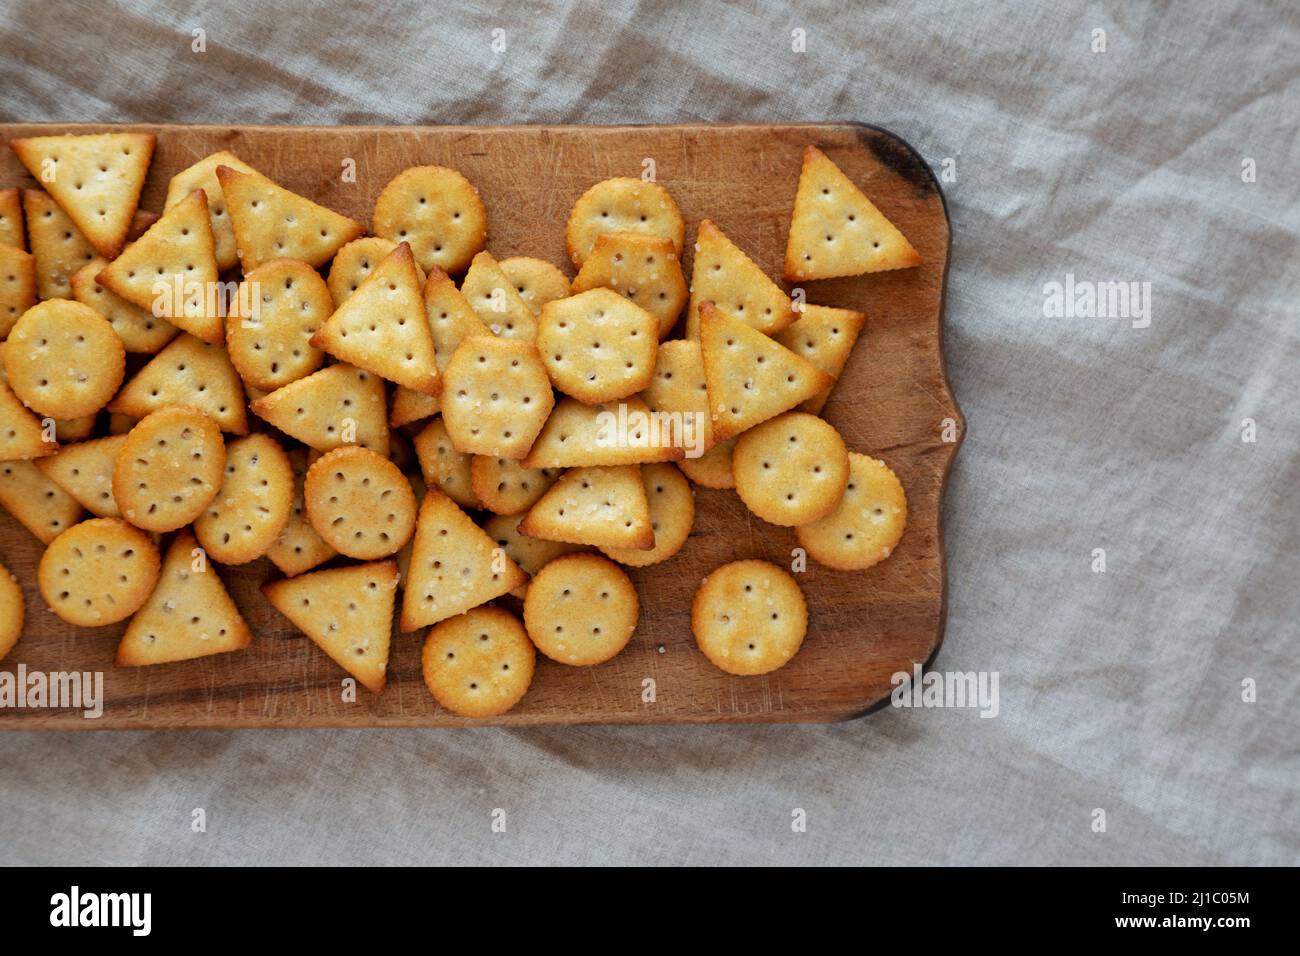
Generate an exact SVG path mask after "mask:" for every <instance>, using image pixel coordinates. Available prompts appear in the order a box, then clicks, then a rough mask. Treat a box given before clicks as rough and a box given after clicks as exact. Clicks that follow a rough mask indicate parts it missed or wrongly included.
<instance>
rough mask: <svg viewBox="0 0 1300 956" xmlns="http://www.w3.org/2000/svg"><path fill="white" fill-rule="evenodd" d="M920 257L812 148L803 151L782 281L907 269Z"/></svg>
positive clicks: (846, 179)
mask: <svg viewBox="0 0 1300 956" xmlns="http://www.w3.org/2000/svg"><path fill="white" fill-rule="evenodd" d="M920 263H921V256H920V255H919V254H918V253H917V251H916V250H915V249H913V248H912V244H911V243H910V242H908V241H907V239H906V237H904V235H903V234H902V233H901V232H899V231H898V228H897V227H896V226H895V225H894V224H893V223H892V222H890V221H889V220H888V219H886V218H885V215H884V213H882V212H881V211H880V210H879V209H877V208H876V207H875V204H874V203H872V201H871V200H870V199H868V198H867V197H866V195H865V194H864V193H863V192H862V190H861V189H859V188H858V187H857V186H856V185H854V183H853V180H851V179H849V177H848V176H845V175H844V173H843V172H842V171H841V170H840V168H839V167H838V166H836V165H835V164H834V163H833V162H831V160H830V159H829V158H828V157H827V156H826V154H825V153H823V152H822V151H821V150H820V149H818V148H817V147H816V146H809V147H808V148H807V149H805V150H804V154H803V169H802V170H801V171H800V173H799V189H798V191H797V192H796V193H795V197H794V213H793V214H792V215H791V219H790V238H789V240H788V241H787V243H786V247H785V278H787V279H788V280H790V281H791V282H802V281H804V280H806V279H833V278H836V277H838V276H858V275H863V274H864V273H868V272H885V271H888V270H890V269H907V268H909V267H911V266H916V265H920Z"/></svg>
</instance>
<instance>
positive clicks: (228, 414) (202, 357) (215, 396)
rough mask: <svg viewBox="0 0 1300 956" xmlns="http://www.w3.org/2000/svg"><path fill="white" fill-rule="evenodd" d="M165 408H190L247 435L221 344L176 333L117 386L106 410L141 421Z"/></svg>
mask: <svg viewBox="0 0 1300 956" xmlns="http://www.w3.org/2000/svg"><path fill="white" fill-rule="evenodd" d="M168 405H189V406H191V407H193V408H197V409H198V410H199V411H201V412H204V413H205V414H206V415H207V416H208V417H209V418H211V419H212V420H213V421H214V422H216V423H217V424H218V425H219V426H220V427H221V430H222V431H223V432H230V433H231V434H234V435H246V434H248V416H247V415H246V414H245V413H244V388H243V385H242V384H241V383H240V381H239V373H238V372H236V371H235V367H234V366H233V365H231V364H230V356H229V355H227V354H226V350H225V348H224V347H223V346H220V345H209V344H208V343H207V342H201V341H199V340H198V339H196V338H195V337H194V336H192V335H188V334H185V335H181V336H180V337H178V338H177V339H176V341H174V342H172V343H171V344H170V345H169V346H167V347H166V348H165V349H163V350H162V351H161V352H159V353H158V354H157V355H155V356H154V357H153V358H152V359H150V361H149V364H148V365H146V366H145V367H144V368H142V369H140V371H139V372H137V373H136V375H135V378H133V379H131V381H129V382H127V383H126V384H125V385H123V386H122V390H121V391H120V392H118V393H117V397H116V398H114V399H113V400H112V401H111V402H109V403H108V410H109V411H110V412H117V413H119V414H121V415H134V416H135V417H137V418H143V417H144V416H145V415H148V414H149V413H150V412H155V411H157V410H158V409H160V408H166V407H167V406H168Z"/></svg>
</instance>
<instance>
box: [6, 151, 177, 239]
mask: <svg viewBox="0 0 1300 956" xmlns="http://www.w3.org/2000/svg"><path fill="white" fill-rule="evenodd" d="M155 139H156V137H155V136H154V135H153V134H152V133H93V134H91V135H88V136H33V137H30V138H28V139H15V140H11V141H10V143H9V145H10V146H11V147H13V151H14V152H15V153H17V154H18V158H19V159H20V160H22V163H23V165H24V166H26V167H27V169H28V171H29V172H30V173H31V174H32V175H33V176H34V177H35V178H36V181H37V182H38V183H40V184H41V185H42V186H43V187H45V190H46V192H48V193H49V194H50V195H51V196H53V197H54V199H55V201H56V202H57V203H58V204H59V205H60V206H62V207H63V209H64V210H65V211H66V212H67V214H68V216H69V217H70V218H71V219H72V221H73V222H74V223H76V225H77V228H78V229H80V230H81V233H82V235H84V236H85V237H86V238H87V239H89V240H90V244H91V245H93V246H94V247H95V250H96V251H97V252H98V253H99V254H100V255H101V256H104V257H105V258H107V259H112V258H113V257H114V256H116V255H117V254H118V253H119V252H121V251H122V246H124V245H125V244H126V235H127V232H128V231H129V230H130V228H131V217H132V216H134V215H135V207H136V203H138V202H139V201H140V190H141V189H142V188H143V187H144V177H145V174H146V173H147V172H148V171H149V160H150V159H151V158H152V157H153V147H154V141H155Z"/></svg>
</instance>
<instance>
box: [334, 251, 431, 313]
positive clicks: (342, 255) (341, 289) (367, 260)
mask: <svg viewBox="0 0 1300 956" xmlns="http://www.w3.org/2000/svg"><path fill="white" fill-rule="evenodd" d="M396 248H397V243H395V242H393V240H391V239H385V238H383V237H382V236H362V237H361V238H360V239H353V240H352V241H351V242H349V243H348V244H347V245H346V246H344V247H343V248H342V249H340V250H339V251H338V252H336V253H335V254H334V260H333V261H332V262H331V263H330V274H329V290H330V297H331V298H333V300H334V305H335V306H340V305H342V304H343V303H344V302H346V301H347V300H348V299H349V298H351V297H352V293H353V292H356V291H357V288H358V287H359V286H360V285H361V283H362V282H364V281H365V280H366V278H367V277H368V276H369V275H370V273H372V272H374V271H375V267H376V266H378V265H379V263H380V262H382V261H383V260H384V258H385V257H386V256H387V255H388V254H389V253H391V252H392V251H393V250H394V249H396ZM415 273H416V275H417V276H419V277H420V286H421V287H423V286H424V281H425V276H424V270H423V269H421V268H420V265H419V263H416V265H415Z"/></svg>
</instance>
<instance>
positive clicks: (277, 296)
mask: <svg viewBox="0 0 1300 956" xmlns="http://www.w3.org/2000/svg"><path fill="white" fill-rule="evenodd" d="M333 311H334V301H333V299H332V298H331V297H330V291H329V288H328V287H327V286H326V285H325V280H324V279H322V278H321V277H320V274H319V273H318V272H317V271H316V270H315V269H313V268H312V267H311V266H309V265H307V263H305V262H299V261H298V260H296V259H272V260H271V261H269V262H264V263H262V265H260V266H258V267H257V268H256V269H254V270H253V271H252V272H250V273H248V275H246V276H244V281H243V283H242V286H241V288H240V290H239V292H238V294H237V295H236V296H235V300H234V302H232V303H231V308H230V310H229V314H228V315H227V316H226V351H227V352H229V354H230V362H231V364H232V365H234V367H235V371H237V372H238V373H239V377H240V378H241V379H243V380H244V384H246V385H251V386H252V387H253V388H256V389H260V390H262V391H264V392H273V391H275V390H276V389H277V388H283V387H284V386H285V385H288V384H289V383H290V382H296V381H297V380H298V379H300V378H305V377H306V376H308V375H310V374H311V373H312V372H314V371H316V370H317V369H318V368H320V367H321V365H323V364H324V362H325V353H324V351H322V350H321V349H319V348H317V347H316V346H315V345H313V344H312V343H311V339H312V336H313V335H315V334H316V332H317V330H319V329H320V327H321V324H322V323H324V322H325V320H326V319H328V318H329V316H330V314H331V313H333Z"/></svg>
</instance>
